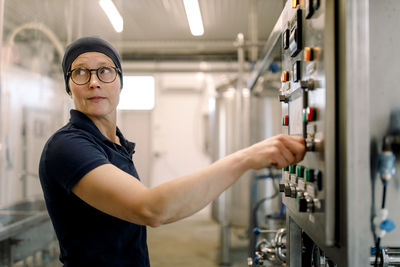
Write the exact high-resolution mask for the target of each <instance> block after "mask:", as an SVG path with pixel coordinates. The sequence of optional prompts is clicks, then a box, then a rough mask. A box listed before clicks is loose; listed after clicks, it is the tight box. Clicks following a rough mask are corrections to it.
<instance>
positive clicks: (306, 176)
mask: <svg viewBox="0 0 400 267" xmlns="http://www.w3.org/2000/svg"><path fill="white" fill-rule="evenodd" d="M304 179H305V180H306V182H311V170H310V169H308V168H305V170H304Z"/></svg>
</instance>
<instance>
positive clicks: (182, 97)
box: [151, 73, 210, 186]
mask: <svg viewBox="0 0 400 267" xmlns="http://www.w3.org/2000/svg"><path fill="white" fill-rule="evenodd" d="M203 78H204V77H199V76H197V75H196V74H185V73H181V74H168V73H165V74H158V75H157V76H156V105H155V109H154V110H153V121H152V136H153V142H152V154H153V166H152V169H151V185H152V186H155V185H158V184H160V183H162V182H165V181H167V180H169V179H171V178H174V177H178V176H182V175H185V174H187V173H189V172H192V171H195V170H197V169H199V168H202V167H204V166H207V165H208V164H209V163H210V159H209V158H208V156H206V155H205V153H204V147H203V144H204V132H205V131H204V128H203V127H204V125H203V114H204V110H205V108H204V107H205V106H206V105H207V100H208V97H207V96H206V90H205V86H206V85H205V82H204V81H205V80H204V79H203Z"/></svg>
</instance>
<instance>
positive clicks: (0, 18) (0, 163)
mask: <svg viewBox="0 0 400 267" xmlns="http://www.w3.org/2000/svg"><path fill="white" fill-rule="evenodd" d="M3 23H4V0H0V47H3V27H4V25H3ZM2 64H3V60H2V61H1V62H0V196H4V195H5V194H4V192H3V191H4V188H3V183H4V177H3V174H4V158H3V155H4V153H3V149H4V136H3V124H2V122H3V121H4V120H3V116H4V112H3V90H2V84H3V66H2ZM3 201H4V199H3V198H0V205H1V204H2V203H3Z"/></svg>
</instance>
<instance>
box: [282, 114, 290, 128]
mask: <svg viewBox="0 0 400 267" xmlns="http://www.w3.org/2000/svg"><path fill="white" fill-rule="evenodd" d="M282 125H283V126H288V125H289V116H288V115H285V116H283V118H282Z"/></svg>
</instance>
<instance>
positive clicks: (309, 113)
mask: <svg viewBox="0 0 400 267" xmlns="http://www.w3.org/2000/svg"><path fill="white" fill-rule="evenodd" d="M333 2H334V1H325V0H320V1H312V0H310V1H303V2H302V4H301V5H300V4H298V3H297V2H296V1H288V2H287V4H286V6H285V8H284V10H283V12H282V16H281V26H282V33H281V34H282V36H281V39H282V43H281V45H282V49H281V51H282V57H281V58H282V76H281V82H282V87H281V89H280V101H281V103H282V114H283V117H282V131H283V133H286V134H289V135H298V136H303V137H304V138H305V140H306V147H307V153H306V155H305V157H304V159H303V160H302V161H301V162H299V163H298V164H297V165H291V166H289V167H287V168H285V169H283V170H282V181H281V184H280V191H281V192H282V193H283V194H282V196H283V203H284V204H285V205H286V207H287V214H288V216H290V217H291V219H292V220H293V221H294V222H295V223H296V224H297V225H298V226H299V227H300V228H301V229H302V230H303V231H304V232H305V233H306V234H307V235H308V236H310V237H311V238H312V239H313V240H314V242H316V243H317V244H318V246H320V247H330V246H333V245H334V244H335V201H336V200H335V194H336V193H335V191H336V182H335V181H336V178H335V177H336V174H335V155H336V152H335V140H336V138H335V131H336V120H335V114H336V112H335V106H336V96H335V45H334V14H333V12H334V8H333V6H332V7H331V6H327V5H333Z"/></svg>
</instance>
